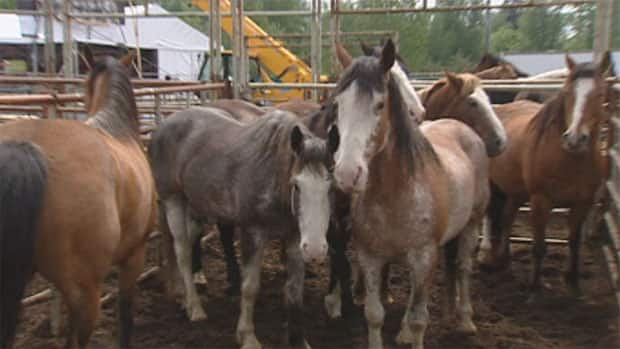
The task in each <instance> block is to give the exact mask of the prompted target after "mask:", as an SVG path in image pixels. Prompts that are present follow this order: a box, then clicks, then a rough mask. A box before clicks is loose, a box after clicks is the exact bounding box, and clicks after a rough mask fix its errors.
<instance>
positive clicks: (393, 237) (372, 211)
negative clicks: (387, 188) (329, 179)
mask: <svg viewBox="0 0 620 349" xmlns="http://www.w3.org/2000/svg"><path fill="white" fill-rule="evenodd" d="M432 201H433V198H432V195H431V194H430V191H429V190H428V189H427V188H422V187H421V186H416V187H415V189H412V190H411V191H410V195H399V196H398V197H394V198H392V200H375V199H373V198H369V197H367V196H366V197H360V198H358V199H354V201H353V206H352V215H351V217H352V228H353V230H352V232H353V239H354V243H355V246H356V247H358V248H362V249H364V250H365V251H368V252H370V253H372V254H374V255H377V256H382V257H385V258H397V257H402V256H404V255H406V254H407V253H409V252H410V251H412V250H418V249H423V248H425V247H427V246H429V245H435V244H436V243H437V242H436V241H437V240H436V237H435V230H436V221H435V219H434V215H433V212H434V210H433V204H432V203H433V202H432Z"/></svg>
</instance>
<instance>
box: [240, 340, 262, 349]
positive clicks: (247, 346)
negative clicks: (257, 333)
mask: <svg viewBox="0 0 620 349" xmlns="http://www.w3.org/2000/svg"><path fill="white" fill-rule="evenodd" d="M262 348H263V346H262V345H261V344H260V342H259V341H258V340H257V339H256V337H250V338H248V339H247V340H246V341H245V342H244V343H243V345H242V346H241V349H262Z"/></svg>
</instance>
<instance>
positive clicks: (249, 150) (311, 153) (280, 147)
mask: <svg viewBox="0 0 620 349" xmlns="http://www.w3.org/2000/svg"><path fill="white" fill-rule="evenodd" d="M295 126H297V127H299V129H300V131H301V132H302V134H303V135H304V140H308V139H314V138H316V137H314V136H313V135H312V133H311V132H310V131H309V130H308V128H306V127H305V126H304V125H303V124H302V123H301V122H299V119H298V118H297V117H296V116H295V115H294V114H293V113H291V112H286V111H281V110H274V111H271V112H269V113H267V114H265V115H264V116H263V117H262V118H260V119H258V120H256V121H255V122H253V123H252V124H250V125H248V126H246V130H245V132H244V135H245V137H240V139H239V142H237V143H236V144H235V146H234V147H232V148H231V152H232V154H231V155H232V156H238V160H239V161H240V162H242V163H258V164H264V165H261V166H264V167H269V165H268V164H270V163H275V166H277V168H276V169H275V171H274V172H273V173H274V174H275V180H276V183H277V186H278V191H279V194H280V199H281V200H282V202H284V203H285V204H287V205H288V204H289V201H290V197H289V194H290V192H289V185H290V183H289V179H290V177H291V173H292V170H293V166H294V165H295V153H294V151H293V149H292V147H291V133H292V131H293V128H294V127H295ZM326 151H327V150H326V148H325V144H324V143H323V142H320V141H318V139H315V140H313V141H311V142H307V141H305V142H304V150H303V152H302V154H301V156H300V159H299V160H300V161H301V162H302V163H304V164H307V165H309V166H315V165H317V164H323V163H324V160H325V153H326Z"/></svg>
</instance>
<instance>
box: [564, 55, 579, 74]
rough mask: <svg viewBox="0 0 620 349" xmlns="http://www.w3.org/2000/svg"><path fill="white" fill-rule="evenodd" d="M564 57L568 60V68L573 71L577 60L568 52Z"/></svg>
mask: <svg viewBox="0 0 620 349" xmlns="http://www.w3.org/2000/svg"><path fill="white" fill-rule="evenodd" d="M564 59H565V60H566V67H568V70H570V71H572V70H573V69H575V66H576V65H577V63H575V61H574V60H573V59H572V58H571V56H569V55H568V53H567V54H566V56H565V58H564Z"/></svg>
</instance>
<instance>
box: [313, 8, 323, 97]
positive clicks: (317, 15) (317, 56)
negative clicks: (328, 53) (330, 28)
mask: <svg viewBox="0 0 620 349" xmlns="http://www.w3.org/2000/svg"><path fill="white" fill-rule="evenodd" d="M321 29H322V28H321V0H312V22H311V27H310V35H311V43H310V45H311V46H310V66H311V68H312V82H313V83H318V82H319V81H320V78H321V68H322V67H321V56H322V52H321V49H322V46H323V45H322V44H323V39H322V37H323V35H322V32H321ZM318 92H319V91H317V90H316V89H313V90H312V100H314V101H316V102H318V100H319V93H318Z"/></svg>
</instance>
